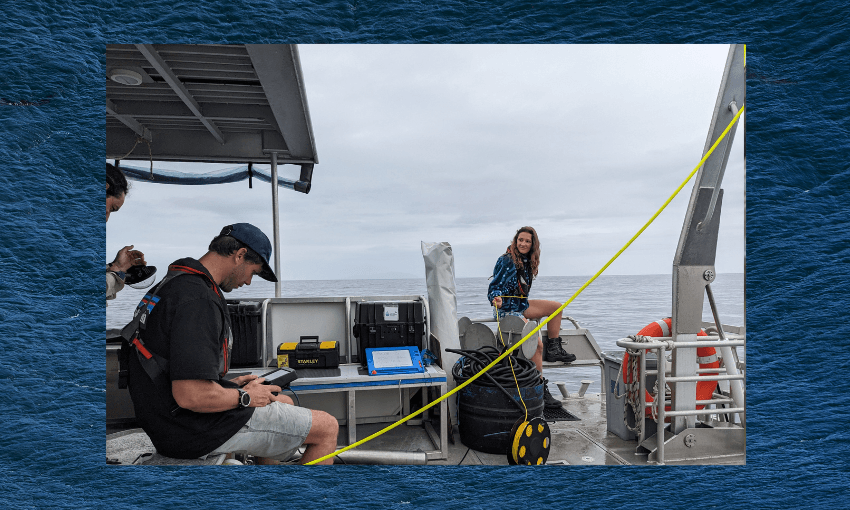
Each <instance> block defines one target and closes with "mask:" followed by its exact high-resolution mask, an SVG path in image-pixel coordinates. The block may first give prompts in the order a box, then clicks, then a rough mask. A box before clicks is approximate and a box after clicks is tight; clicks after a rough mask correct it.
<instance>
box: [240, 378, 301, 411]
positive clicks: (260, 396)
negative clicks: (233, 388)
mask: <svg viewBox="0 0 850 510" xmlns="http://www.w3.org/2000/svg"><path fill="white" fill-rule="evenodd" d="M254 377H256V376H254ZM263 381H265V379H264V378H263V377H256V378H255V379H252V380H250V381H248V383H247V384H246V385H245V386H244V387H243V388H242V389H243V390H245V391H246V392H248V394H249V395H251V407H266V406H267V405H269V404H271V403H272V402H283V403H284V404H292V399H291V398H289V397H287V396H286V395H272V393H280V391H281V389H280V386H275V385H274V384H263Z"/></svg>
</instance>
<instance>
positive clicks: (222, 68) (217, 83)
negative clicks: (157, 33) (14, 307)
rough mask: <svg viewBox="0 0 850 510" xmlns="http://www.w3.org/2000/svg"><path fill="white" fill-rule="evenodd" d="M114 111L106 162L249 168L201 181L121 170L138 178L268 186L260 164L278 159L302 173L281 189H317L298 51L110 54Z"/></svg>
mask: <svg viewBox="0 0 850 510" xmlns="http://www.w3.org/2000/svg"><path fill="white" fill-rule="evenodd" d="M106 112H107V117H106V158H107V159H114V160H117V161H120V160H145V161H146V162H147V161H148V160H151V161H176V162H192V163H234V164H239V163H241V164H242V165H241V166H238V167H236V168H233V169H229V170H224V171H216V172H212V173H207V174H200V175H199V174H191V173H185V172H175V171H170V170H161V169H155V168H153V163H152V164H151V165H150V167H149V168H145V169H140V168H133V167H128V166H127V165H121V168H122V170H124V171H125V173H126V174H127V176H128V177H130V178H134V179H139V180H146V181H154V182H163V183H169V184H214V183H221V182H234V181H238V180H242V179H245V178H248V177H257V178H259V179H261V180H263V181H267V182H269V181H270V180H271V179H270V174H269V173H268V172H266V171H259V170H258V169H257V168H253V164H254V163H259V164H271V163H272V156H273V154H274V155H276V163H277V164H294V165H300V167H301V176H300V178H299V179H298V180H297V181H288V180H285V179H279V184H280V185H281V186H283V187H287V188H290V189H294V190H296V191H301V192H303V193H307V192H309V190H310V180H311V179H312V171H313V165H314V164H316V163H318V158H317V155H316V146H315V141H314V138H313V129H312V125H311V122H310V112H309V108H308V106H307V96H306V93H305V88H304V80H303V75H302V72H301V63H300V59H299V57H298V49H297V47H296V46H295V45H292V44H237V45H184V44H135V45H130V44H119V45H107V47H106ZM145 166H148V165H145Z"/></svg>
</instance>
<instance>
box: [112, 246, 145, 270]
mask: <svg viewBox="0 0 850 510" xmlns="http://www.w3.org/2000/svg"><path fill="white" fill-rule="evenodd" d="M145 264H147V263H146V262H145V254H144V253H142V252H140V251H139V250H134V249H133V245H132V244H131V245H130V246H125V247H123V248H121V249H120V250H118V254H117V255H115V260H113V261H112V263H111V264H109V268H110V269H111V270H112V271H124V272H125V273H126V272H127V270H128V269H130V268H131V267H132V266H143V265H145Z"/></svg>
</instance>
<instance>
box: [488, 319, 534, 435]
mask: <svg viewBox="0 0 850 510" xmlns="http://www.w3.org/2000/svg"><path fill="white" fill-rule="evenodd" d="M493 308H496V307H495V306H494V307H493ZM496 331H498V332H499V341H500V342H502V347H507V345H505V339H504V338H502V328H501V323H500V322H499V309H498V308H496ZM508 366H509V367H511V375H512V376H514V384H515V385H516V393H517V395H519V401H520V402H522V407H523V408H524V409H525V419H524V420H523V421H528V406H527V405H525V400H524V399H523V398H522V392H521V391H520V390H519V381H517V380H516V373H515V372H514V364H513V363H511V360H508Z"/></svg>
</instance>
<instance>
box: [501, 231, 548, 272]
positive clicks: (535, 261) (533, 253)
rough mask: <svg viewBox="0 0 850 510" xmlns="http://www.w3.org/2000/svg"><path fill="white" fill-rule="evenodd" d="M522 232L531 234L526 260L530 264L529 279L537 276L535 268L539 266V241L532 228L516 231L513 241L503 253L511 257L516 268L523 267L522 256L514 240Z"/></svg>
mask: <svg viewBox="0 0 850 510" xmlns="http://www.w3.org/2000/svg"><path fill="white" fill-rule="evenodd" d="M523 232H527V233H529V234H531V250H530V251H529V252H528V259H529V263H530V264H531V277H532V278H535V277H536V276H537V267H538V266H540V239H539V238H538V237H537V232H536V231H535V230H534V229H533V228H532V227H522V228H521V229H519V230H517V231H516V234H514V240H513V241H511V245H510V246H508V250H507V251H506V252H505V253H507V254H508V256H510V257H511V260H513V261H514V264H515V265H516V267H517V268H522V267H523V265H522V255H521V254H520V253H519V250H518V249H517V247H516V240H517V238H518V237H519V235H520V234H521V233H523Z"/></svg>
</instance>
